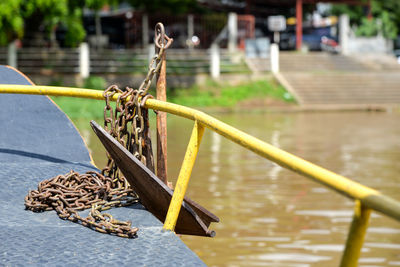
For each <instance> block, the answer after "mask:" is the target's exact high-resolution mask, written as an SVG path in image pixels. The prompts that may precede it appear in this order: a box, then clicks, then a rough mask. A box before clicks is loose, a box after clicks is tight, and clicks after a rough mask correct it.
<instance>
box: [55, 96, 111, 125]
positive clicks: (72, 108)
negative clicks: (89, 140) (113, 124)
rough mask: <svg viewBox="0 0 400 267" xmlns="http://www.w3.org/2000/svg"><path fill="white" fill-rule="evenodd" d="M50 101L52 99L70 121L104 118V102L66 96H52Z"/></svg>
mask: <svg viewBox="0 0 400 267" xmlns="http://www.w3.org/2000/svg"><path fill="white" fill-rule="evenodd" d="M51 99H53V100H54V102H56V104H57V105H58V106H59V107H60V108H61V109H62V110H63V111H64V112H65V113H66V114H67V115H68V117H70V118H71V119H79V118H88V119H100V118H103V116H104V115H103V110H104V106H105V101H101V100H93V99H86V98H75V97H67V96H53V97H51Z"/></svg>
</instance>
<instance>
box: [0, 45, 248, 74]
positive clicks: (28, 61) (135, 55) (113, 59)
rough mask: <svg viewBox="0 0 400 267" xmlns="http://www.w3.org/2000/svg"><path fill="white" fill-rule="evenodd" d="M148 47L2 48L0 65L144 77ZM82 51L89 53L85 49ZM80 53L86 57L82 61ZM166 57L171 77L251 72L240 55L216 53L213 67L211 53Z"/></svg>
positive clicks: (41, 71) (185, 52)
mask: <svg viewBox="0 0 400 267" xmlns="http://www.w3.org/2000/svg"><path fill="white" fill-rule="evenodd" d="M150 47H152V46H149V49H123V50H113V49H99V50H96V49H91V50H90V51H89V50H86V52H84V47H83V46H82V47H81V48H75V49H64V48H63V49H44V48H22V49H9V48H8V49H7V48H2V49H0V64H8V65H13V66H14V67H17V68H18V69H20V70H21V71H22V72H24V73H26V74H43V75H51V74H81V75H82V76H83V77H84V78H85V77H87V76H88V75H101V74H110V73H112V74H145V73H147V67H148V64H149V61H150V59H151V57H152V55H153V53H154V52H153V51H154V48H153V47H152V48H150ZM85 49H88V48H87V46H86V48H85ZM10 51H11V52H10ZM12 51H14V52H12ZM10 53H15V54H14V55H10ZM83 53H87V55H88V56H86V57H85V56H83V57H82V54H83ZM166 54H167V62H168V63H167V72H168V73H169V74H173V75H196V74H200V73H205V74H207V73H209V72H210V70H211V65H212V64H219V70H220V73H246V72H249V71H250V70H249V68H248V67H247V65H246V63H245V60H244V56H243V55H241V54H235V55H233V54H231V53H229V52H228V51H227V50H226V49H219V54H218V62H217V63H212V62H213V61H212V60H211V52H210V50H205V49H201V50H200V49H193V50H189V49H169V50H168V51H167V53H166ZM10 58H15V60H14V63H10ZM214 62H215V61H214ZM85 69H86V70H85ZM83 73H84V74H83Z"/></svg>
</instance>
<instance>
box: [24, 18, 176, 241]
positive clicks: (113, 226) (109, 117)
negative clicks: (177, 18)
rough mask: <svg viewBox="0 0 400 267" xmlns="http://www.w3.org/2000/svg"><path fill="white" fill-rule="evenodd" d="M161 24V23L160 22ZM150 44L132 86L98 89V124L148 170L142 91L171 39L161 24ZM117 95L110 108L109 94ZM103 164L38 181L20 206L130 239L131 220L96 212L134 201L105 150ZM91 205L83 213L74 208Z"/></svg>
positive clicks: (132, 232) (148, 145) (149, 152)
mask: <svg viewBox="0 0 400 267" xmlns="http://www.w3.org/2000/svg"><path fill="white" fill-rule="evenodd" d="M160 25H161V26H160ZM155 43H156V47H157V48H158V53H157V54H156V55H155V56H154V57H153V58H152V60H151V62H150V64H149V71H148V73H147V75H146V78H145V79H144V80H143V82H142V83H141V85H140V86H139V88H138V89H136V90H135V89H133V88H129V87H126V88H125V90H121V89H120V88H118V86H117V85H111V86H110V87H108V88H107V89H106V90H105V91H104V92H103V96H104V99H105V107H104V129H105V130H106V131H107V132H108V133H109V134H110V135H111V136H113V137H114V138H115V139H116V140H117V141H118V142H119V143H120V144H121V145H123V146H124V147H125V148H126V149H127V150H128V151H129V152H131V153H132V154H133V155H134V156H135V157H136V158H138V159H139V160H140V161H142V163H143V164H145V165H146V166H147V167H149V169H150V170H152V171H153V172H154V162H153V156H152V149H151V140H150V133H149V130H148V129H149V122H148V111H147V109H145V108H143V107H142V103H145V101H146V99H147V98H149V97H152V96H151V95H148V94H147V92H148V90H149V88H150V86H151V82H152V79H153V77H154V75H155V74H157V73H158V72H159V71H160V68H161V64H162V61H161V59H162V57H163V53H165V49H167V48H168V47H169V46H170V45H171V43H172V39H170V38H169V37H168V36H166V35H165V33H164V26H162V24H161V23H158V24H157V25H156V34H155ZM115 95H118V98H117V101H116V105H115V108H113V107H112V105H111V99H112V98H113V97H114V96H115ZM107 158H108V162H107V166H106V167H104V168H103V169H102V170H101V173H98V172H94V171H89V172H86V173H85V174H79V173H77V172H74V171H72V170H71V171H70V172H69V173H68V174H66V175H58V176H56V177H53V178H51V179H49V180H44V181H42V182H40V183H39V185H38V189H37V190H31V191H29V193H28V195H27V196H26V197H25V207H26V209H28V210H31V211H34V212H42V211H47V210H55V211H56V212H57V214H58V216H59V217H60V218H61V219H63V220H70V221H72V222H75V223H79V224H81V225H83V226H86V227H88V228H90V229H93V230H95V231H98V232H101V233H108V234H113V235H116V236H120V237H127V238H133V237H135V236H136V233H137V231H138V228H136V227H134V228H132V227H131V222H130V221H127V222H123V221H118V220H116V219H114V218H113V217H112V216H111V215H110V214H107V213H101V212H102V211H104V210H107V209H110V208H112V207H122V206H129V205H132V204H133V203H136V202H138V201H139V199H138V197H137V195H136V194H135V192H134V191H133V189H131V188H130V186H129V184H128V182H127V180H126V179H125V177H123V176H122V174H121V173H120V170H119V169H118V167H117V165H116V164H115V162H114V160H113V159H112V158H111V156H110V155H109V154H108V153H107ZM89 208H90V209H91V210H90V212H89V215H88V216H87V217H86V218H83V217H81V216H80V215H79V214H78V211H81V210H84V209H89Z"/></svg>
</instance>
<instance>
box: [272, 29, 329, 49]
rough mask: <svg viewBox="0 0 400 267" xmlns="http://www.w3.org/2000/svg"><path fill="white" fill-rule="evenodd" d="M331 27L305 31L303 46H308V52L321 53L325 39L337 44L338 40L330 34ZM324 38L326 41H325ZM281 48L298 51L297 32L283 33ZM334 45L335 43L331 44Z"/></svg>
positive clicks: (292, 30)
mask: <svg viewBox="0 0 400 267" xmlns="http://www.w3.org/2000/svg"><path fill="white" fill-rule="evenodd" d="M330 31H331V28H330V27H323V28H304V29H303V46H306V47H307V48H308V50H311V51H319V50H321V49H322V47H321V43H322V39H323V37H325V38H328V39H329V40H331V41H334V42H336V43H337V39H336V38H335V37H333V36H331V34H330ZM325 38H324V39H325ZM280 39H281V41H280V44H279V46H280V48H281V49H282V50H294V49H296V32H295V31H294V29H291V30H290V31H286V32H282V33H281V38H280ZM330 43H331V44H333V42H330Z"/></svg>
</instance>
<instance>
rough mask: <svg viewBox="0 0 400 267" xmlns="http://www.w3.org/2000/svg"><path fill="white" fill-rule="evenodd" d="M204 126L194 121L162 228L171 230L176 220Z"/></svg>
mask: <svg viewBox="0 0 400 267" xmlns="http://www.w3.org/2000/svg"><path fill="white" fill-rule="evenodd" d="M203 133H204V127H203V126H202V125H201V124H199V123H198V122H197V121H195V122H194V127H193V131H192V135H191V136H190V140H189V144H188V147H187V149H186V154H185V158H184V159H183V163H182V166H181V170H180V172H179V176H178V181H177V182H176V186H175V190H174V194H173V196H172V199H171V203H170V204H169V208H168V213H167V217H166V218H165V222H164V229H166V230H171V231H173V230H174V229H175V225H176V221H177V220H178V216H179V212H180V210H181V205H182V201H183V198H184V197H185V194H186V189H187V187H188V184H189V180H190V175H191V174H192V170H193V166H194V162H195V161H196V156H197V153H198V152H199V148H200V142H201V138H202V137H203Z"/></svg>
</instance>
